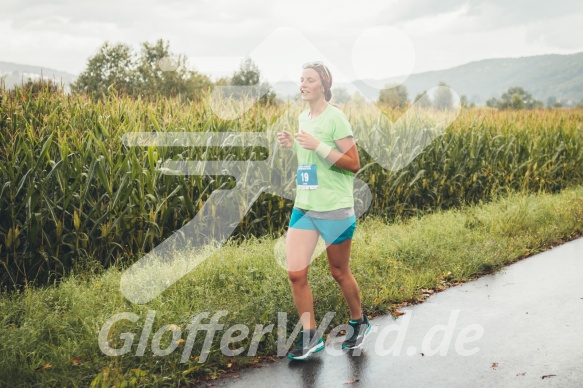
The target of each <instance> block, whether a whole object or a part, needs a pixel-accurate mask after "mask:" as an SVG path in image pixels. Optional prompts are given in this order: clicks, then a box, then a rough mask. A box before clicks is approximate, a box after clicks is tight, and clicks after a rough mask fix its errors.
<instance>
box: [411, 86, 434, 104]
mask: <svg viewBox="0 0 583 388" xmlns="http://www.w3.org/2000/svg"><path fill="white" fill-rule="evenodd" d="M414 104H415V105H416V106H417V107H418V108H430V107H431V106H432V105H433V104H432V102H431V97H429V95H428V94H427V91H426V90H424V91H423V92H422V93H419V94H417V95H416V96H415V102H414Z"/></svg>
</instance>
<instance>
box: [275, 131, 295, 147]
mask: <svg viewBox="0 0 583 388" xmlns="http://www.w3.org/2000/svg"><path fill="white" fill-rule="evenodd" d="M277 141H279V146H280V147H283V148H292V146H293V145H294V139H293V137H292V134H291V133H289V132H288V131H283V132H278V133H277Z"/></svg>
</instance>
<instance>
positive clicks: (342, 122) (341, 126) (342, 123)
mask: <svg viewBox="0 0 583 388" xmlns="http://www.w3.org/2000/svg"><path fill="white" fill-rule="evenodd" d="M333 122H334V131H333V132H332V138H333V139H334V140H339V139H344V138H345V137H348V136H354V134H353V133H352V126H351V125H350V122H349V121H348V119H347V118H346V115H345V114H344V113H342V112H338V114H336V115H334V121H333Z"/></svg>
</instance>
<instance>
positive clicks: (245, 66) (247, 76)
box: [231, 58, 276, 105]
mask: <svg viewBox="0 0 583 388" xmlns="http://www.w3.org/2000/svg"><path fill="white" fill-rule="evenodd" d="M260 79H261V72H260V71H259V67H257V65H256V64H255V62H253V60H252V59H251V58H245V59H244V60H243V61H242V62H241V65H240V66H239V70H237V71H235V72H234V73H233V76H232V77H231V85H232V86H255V87H257V88H258V91H257V92H258V93H259V94H261V97H260V98H259V101H260V102H261V103H262V104H263V105H267V104H273V103H275V99H276V95H275V92H274V91H273V90H272V88H271V85H269V83H267V82H263V83H261V84H260V83H259V82H260ZM257 92H256V93H257Z"/></svg>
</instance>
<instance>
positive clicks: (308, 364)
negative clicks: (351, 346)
mask: <svg viewBox="0 0 583 388" xmlns="http://www.w3.org/2000/svg"><path fill="white" fill-rule="evenodd" d="M401 311H404V312H406V314H405V315H402V316H400V317H398V318H397V319H394V318H393V317H392V316H383V317H378V318H375V319H374V320H372V321H371V322H372V323H373V325H374V329H373V330H374V331H373V333H372V334H371V335H370V336H369V337H368V338H367V340H366V343H365V345H364V347H363V349H362V351H361V352H360V355H355V354H351V353H346V351H344V352H342V351H339V350H338V349H339V343H338V342H337V341H341V339H339V340H337V341H336V342H335V343H331V344H328V345H327V347H326V349H325V350H323V351H321V352H319V353H316V354H315V355H313V356H312V358H311V359H309V360H307V361H290V360H288V359H287V358H278V359H277V360H276V361H275V362H272V363H266V364H265V366H264V367H262V368H254V369H252V368H249V369H245V370H241V371H238V372H237V373H236V375H238V376H239V377H238V378H232V377H230V376H229V375H227V377H225V378H222V379H219V380H215V381H212V382H208V383H207V384H213V386H215V387H393V386H394V387H396V386H398V387H424V386H432V387H466V386H471V387H583V238H579V239H577V240H574V241H571V242H568V243H565V244H563V245H560V246H557V247H554V248H553V249H551V250H548V251H546V252H543V253H540V254H537V255H535V256H532V257H530V258H527V259H524V260H521V261H519V262H517V263H515V264H512V265H510V266H508V267H506V268H504V269H503V270H501V271H500V272H498V273H496V274H492V275H487V276H483V277H481V278H480V279H478V280H476V281H473V282H469V283H465V284H463V285H460V286H457V287H452V288H450V289H448V290H446V291H443V292H440V293H438V294H435V295H432V296H431V297H429V298H428V299H426V300H425V302H424V303H421V304H419V305H415V306H410V307H407V308H403V309H401ZM319 319H321V317H318V320H319ZM335 351H336V353H340V354H339V355H338V354H334V353H335ZM545 376H546V377H545ZM543 377H544V378H543ZM205 385H206V384H205Z"/></svg>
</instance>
